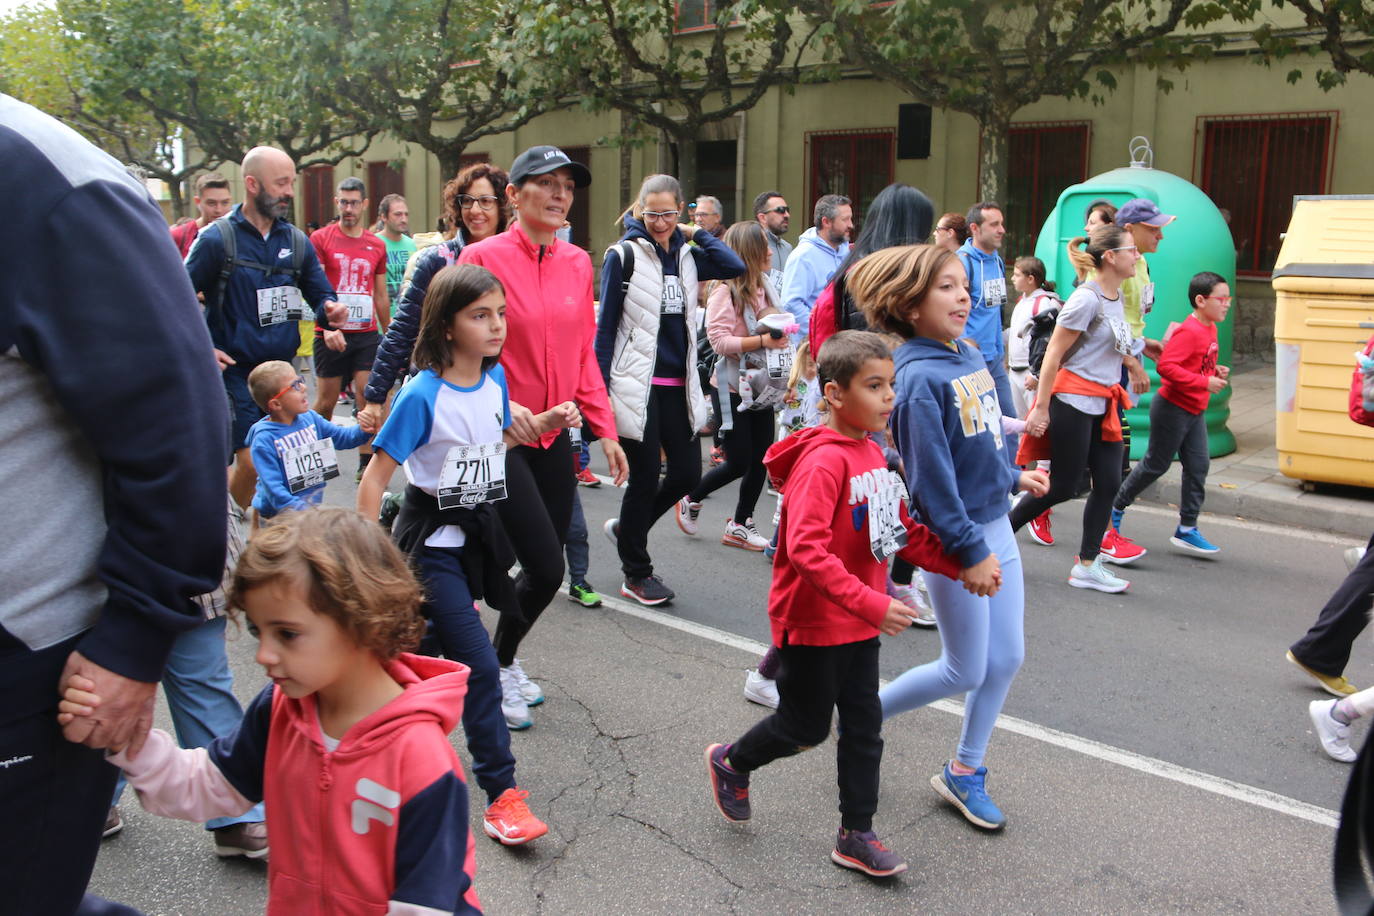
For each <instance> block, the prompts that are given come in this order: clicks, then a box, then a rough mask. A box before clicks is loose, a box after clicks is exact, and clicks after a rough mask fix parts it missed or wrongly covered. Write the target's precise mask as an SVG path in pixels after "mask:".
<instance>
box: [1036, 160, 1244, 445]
mask: <svg viewBox="0 0 1374 916" xmlns="http://www.w3.org/2000/svg"><path fill="white" fill-rule="evenodd" d="M1151 158H1152V157H1151ZM1137 197H1143V198H1145V199H1147V200H1152V201H1154V202H1155V204H1156V205H1157V206H1158V207H1159V209H1160V210H1161V211H1163V212H1164V213H1170V214H1173V215H1174V216H1176V217H1178V218H1177V219H1176V220H1174V221H1173V222H1172V223H1170V224H1169V225H1167V226H1165V227H1164V239H1163V240H1162V241H1161V242H1160V243H1159V250H1158V251H1157V252H1155V253H1153V254H1150V255H1147V256H1146V260H1147V261H1149V264H1150V280H1151V282H1153V283H1154V285H1155V304H1154V308H1153V309H1152V310H1151V311H1150V314H1148V315H1146V316H1145V334H1146V336H1147V337H1150V338H1153V339H1155V340H1162V339H1163V337H1164V333H1165V331H1167V330H1168V328H1169V325H1170V323H1172V322H1175V321H1182V320H1183V319H1185V318H1187V317H1188V316H1189V315H1190V314H1192V311H1193V309H1192V306H1191V304H1190V303H1189V302H1188V282H1189V281H1190V280H1192V278H1193V275H1194V274H1196V273H1197V272H1198V271H1202V270H1211V271H1215V272H1216V273H1219V274H1221V275H1222V276H1223V277H1225V278H1226V282H1227V283H1228V284H1229V285H1230V287H1231V294H1232V295H1233V296H1234V295H1235V290H1236V248H1235V243H1234V242H1233V241H1232V239H1231V230H1230V228H1229V227H1228V226H1227V225H1226V220H1225V218H1224V217H1223V216H1222V215H1221V211H1220V210H1218V209H1217V206H1216V204H1214V203H1212V201H1211V198H1209V197H1208V196H1207V195H1206V194H1204V193H1203V192H1202V189H1201V188H1199V187H1197V186H1196V185H1194V184H1193V183H1191V182H1189V181H1187V180H1185V179H1183V178H1180V177H1178V176H1177V175H1174V174H1172V173H1170V172H1164V171H1160V170H1159V169H1155V168H1150V167H1149V166H1148V165H1145V164H1143V163H1141V162H1133V163H1132V164H1131V165H1130V166H1129V167H1127V168H1120V169H1113V170H1112V171H1110V172H1104V173H1102V174H1101V175H1095V176H1093V177H1092V178H1089V179H1088V180H1087V181H1084V182H1082V183H1081V184H1076V185H1073V186H1071V187H1069V188H1066V189H1065V190H1064V192H1063V193H1062V194H1060V195H1059V202H1058V203H1057V204H1056V205H1055V208H1054V210H1053V212H1051V213H1050V216H1049V219H1047V220H1046V221H1045V225H1044V227H1043V228H1042V229H1041V230H1040V238H1039V241H1037V242H1036V245H1035V256H1036V257H1038V258H1039V259H1040V260H1042V261H1044V262H1045V271H1046V274H1047V276H1048V278H1049V279H1051V280H1053V281H1054V284H1055V288H1056V290H1057V291H1058V294H1059V295H1060V297H1061V298H1064V299H1067V298H1068V296H1069V293H1071V292H1073V288H1074V287H1073V282H1074V272H1073V265H1071V264H1070V263H1069V256H1068V253H1067V246H1068V243H1069V240H1070V239H1073V238H1077V237H1079V236H1081V235H1083V234H1084V232H1083V223H1084V213H1085V211H1086V210H1087V209H1088V205H1089V204H1091V203H1092V202H1093V201H1094V200H1097V199H1099V198H1101V199H1104V200H1109V201H1111V202H1112V203H1114V204H1116V205H1117V206H1118V207H1120V206H1121V205H1122V204H1124V203H1125V202H1126V201H1128V200H1132V199H1134V198H1137ZM1234 314H1235V311H1234V307H1233V309H1232V311H1231V312H1230V313H1229V314H1228V315H1227V316H1226V320H1225V321H1224V322H1222V323H1221V324H1219V325H1217V347H1218V350H1219V353H1218V355H1217V359H1218V362H1219V364H1220V365H1223V366H1229V365H1231V339H1232V322H1233V320H1234V319H1233V317H1232V316H1233V315H1234ZM1144 363H1145V368H1146V371H1147V372H1148V373H1149V375H1150V392H1149V393H1147V394H1145V395H1143V396H1142V397H1141V399H1140V402H1139V403H1138V404H1137V405H1136V406H1135V407H1134V408H1132V409H1131V410H1128V411H1127V412H1126V417H1127V419H1128V420H1129V422H1130V424H1131V457H1132V458H1140V457H1142V456H1143V455H1144V454H1145V446H1146V444H1147V442H1148V440H1149V431H1150V398H1151V397H1153V395H1154V392H1155V390H1156V389H1157V388H1158V387H1159V375H1158V373H1156V372H1155V366H1154V362H1153V361H1152V360H1149V359H1146V360H1144ZM1230 402H1231V389H1230V387H1227V388H1223V389H1222V390H1221V392H1220V393H1218V394H1214V395H1212V399H1211V401H1210V402H1209V403H1208V406H1207V410H1206V413H1205V416H1206V418H1207V444H1208V450H1209V451H1210V453H1211V455H1212V457H1214V458H1215V457H1217V456H1219V455H1228V454H1230V453H1231V452H1233V451H1235V450H1236V437H1235V436H1234V435H1233V434H1232V433H1231V431H1230V430H1229V429H1227V428H1226V420H1227V419H1228V418H1229V417H1230V415H1231V407H1230Z"/></svg>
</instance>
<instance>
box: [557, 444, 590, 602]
mask: <svg viewBox="0 0 1374 916" xmlns="http://www.w3.org/2000/svg"><path fill="white" fill-rule="evenodd" d="M583 448H586V446H585V445H583ZM583 467H586V465H585V464H584V465H583ZM563 551H564V552H565V553H566V554H567V555H568V581H569V582H571V583H572V584H573V585H585V584H586V582H587V567H588V566H589V565H590V564H591V548H590V547H589V546H588V545H587V516H586V515H584V514H583V513H582V498H581V497H580V496H578V495H577V491H576V490H574V491H573V504H572V521H571V522H569V523H568V542H567V543H566V544H564V545H563Z"/></svg>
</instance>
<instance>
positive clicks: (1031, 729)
mask: <svg viewBox="0 0 1374 916" xmlns="http://www.w3.org/2000/svg"><path fill="white" fill-rule="evenodd" d="M1132 511H1135V507H1132ZM1246 524H1254V523H1246ZM563 591H564V592H565V593H566V591H567V588H566V586H565V587H564V589H563ZM601 600H602V604H603V605H604V606H605V607H608V608H610V609H611V610H613V611H617V612H619V613H621V614H625V615H627V616H629V617H638V618H639V619H640V620H647V621H649V622H650V623H656V624H659V625H660V626H665V627H669V628H671V629H674V630H680V631H682V632H683V633H690V634H691V635H693V636H697V637H699V638H701V639H706V640H710V641H711V642H715V643H719V644H721V645H725V646H730V647H731V648H733V649H739V650H741V651H743V652H752V653H753V654H755V655H763V653H764V652H766V651H768V647H767V646H766V645H764V644H763V643H761V642H759V641H758V640H755V639H749V638H747V637H744V636H737V635H736V634H734V633H729V632H726V631H725V630H720V629H717V628H716V627H712V626H707V625H706V624H704V623H697V622H695V621H692V620H683V619H682V618H680V617H674V616H673V615H671V614H668V613H665V612H663V611H658V610H654V609H653V608H647V607H643V606H641V605H638V604H634V603H633V602H630V601H625V600H622V599H620V598H612V597H609V596H606V595H602V599H601ZM882 683H886V682H882ZM930 708H932V709H938V710H940V711H941V712H947V713H949V714H950V715H955V716H962V715H963V714H964V704H963V703H959V702H956V701H954V700H937V701H936V702H934V703H932V704H930ZM997 728H1000V729H1003V730H1004V731H1009V732H1012V733H1013V734H1017V735H1021V736H1023V737H1026V738H1031V739H1033V740H1035V741H1040V742H1043V743H1045V744H1052V745H1054V746H1055V747H1062V748H1064V749H1065V750H1068V751H1073V752H1074V753H1077V754H1082V755H1083V756H1085V757H1092V758H1095V759H1097V760H1102V761H1105V762H1107V763H1114V764H1116V765H1117V766H1123V767H1126V768H1127V769H1131V770H1136V771H1137V772H1140V773H1146V774H1148V775H1150V776H1157V777H1159V778H1161V779H1167V780H1170V781H1171V782H1177V783H1181V784H1183V785H1185V786H1190V787H1192V788H1194V789H1201V790H1202V791H1204V792H1211V793H1212V794H1213V795H1220V796H1223V797H1225V798H1230V799H1233V800H1235V801H1239V802H1244V803H1245V804H1248V805H1254V806H1256V807H1259V808H1267V809H1268V810H1270V811H1277V812H1278V813H1280V814H1286V815H1288V816H1290V817H1296V818H1298V819H1299V820H1304V821H1311V822H1312V823H1314V824H1320V825H1321V826H1323V827H1332V828H1334V827H1335V826H1336V825H1337V823H1338V822H1339V820H1340V815H1339V814H1338V813H1337V812H1335V811H1332V810H1330V809H1329V808H1322V807H1319V806H1317V805H1312V804H1308V803H1307V802H1305V801H1300V800H1298V799H1296V798H1289V797H1288V796H1286V795H1279V794H1278V793H1277V792H1270V791H1269V790H1267V789H1260V788H1257V787H1255V786H1249V785H1246V784H1245V783H1241V782H1235V781H1234V780H1230V779H1223V778H1222V777H1220V776H1213V775H1212V774H1210V773H1203V772H1201V771H1199V770H1190V769H1189V768H1187V767H1182V766H1179V765H1178V764H1175V763H1169V762H1168V761H1166V760H1158V759H1156V758H1154V757H1146V756H1145V755H1143V754H1137V753H1135V752H1133V751H1127V750H1123V749H1122V748H1119V747H1112V746H1111V745H1109V744H1103V743H1101V742H1100V741H1093V740H1092V739H1090V738H1081V737H1079V736H1078V735H1071V734H1069V733H1068V732H1062V731H1058V730H1057V729H1053V728H1047V727H1045V726H1043V725H1037V724H1035V723H1034V722H1028V721H1026V720H1025V719H1017V718H1015V717H1013V716H1006V715H1003V716H1000V717H998V719H997Z"/></svg>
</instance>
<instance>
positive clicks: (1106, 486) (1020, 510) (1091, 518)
mask: <svg viewBox="0 0 1374 916" xmlns="http://www.w3.org/2000/svg"><path fill="white" fill-rule="evenodd" d="M1103 416H1105V414H1104V415H1101V416H1093V415H1092V414H1087V413H1084V412H1083V411H1081V410H1077V409H1075V408H1073V407H1070V406H1069V405H1068V404H1065V403H1064V402H1063V401H1061V400H1060V399H1059V398H1058V397H1052V398H1050V427H1049V431H1048V432H1047V433H1046V435H1048V436H1049V437H1050V457H1051V459H1052V463H1051V464H1050V491H1049V492H1048V493H1046V494H1045V495H1044V496H1040V497H1036V498H1032V497H1030V496H1029V495H1028V496H1026V497H1025V498H1024V499H1022V500H1021V502H1019V503H1017V504H1016V508H1014V509H1012V510H1011V527H1012V530H1013V531H1020V530H1021V527H1022V526H1023V525H1025V524H1026V523H1027V522H1029V521H1030V520H1031V519H1033V518H1035V517H1036V516H1037V515H1039V514H1040V513H1042V512H1044V511H1045V510H1046V509H1050V508H1053V507H1054V506H1057V505H1059V504H1060V503H1062V502H1065V501H1066V500H1070V499H1073V497H1074V495H1075V493H1076V492H1077V490H1078V481H1079V479H1080V477H1081V476H1082V473H1083V468H1084V467H1086V468H1087V469H1088V472H1089V473H1090V474H1092V479H1093V489H1092V492H1091V493H1090V494H1088V504H1087V505H1086V506H1085V507H1084V508H1083V540H1082V541H1081V542H1079V547H1078V560H1079V562H1080V563H1083V564H1084V565H1085V566H1086V565H1087V564H1089V563H1091V562H1092V561H1093V560H1095V559H1097V555H1098V553H1099V552H1100V551H1101V549H1102V535H1103V534H1105V533H1106V531H1107V520H1108V519H1109V518H1111V514H1112V500H1113V499H1114V498H1115V497H1116V491H1117V489H1118V488H1119V487H1120V486H1121V443H1120V442H1103V441H1102V418H1103Z"/></svg>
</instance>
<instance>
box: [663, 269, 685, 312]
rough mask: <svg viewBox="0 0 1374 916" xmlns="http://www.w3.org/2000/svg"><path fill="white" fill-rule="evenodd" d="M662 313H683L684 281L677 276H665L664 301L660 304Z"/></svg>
mask: <svg viewBox="0 0 1374 916" xmlns="http://www.w3.org/2000/svg"><path fill="white" fill-rule="evenodd" d="M658 313H659V314H660V315H681V314H682V281H681V280H679V279H678V278H677V277H664V278H663V301H662V302H661V303H660V304H659V310H658Z"/></svg>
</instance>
